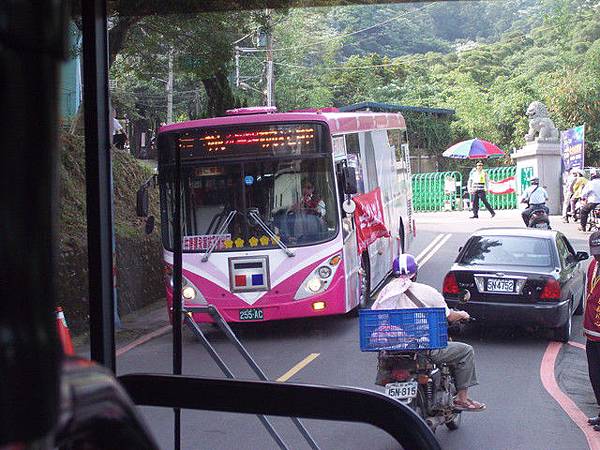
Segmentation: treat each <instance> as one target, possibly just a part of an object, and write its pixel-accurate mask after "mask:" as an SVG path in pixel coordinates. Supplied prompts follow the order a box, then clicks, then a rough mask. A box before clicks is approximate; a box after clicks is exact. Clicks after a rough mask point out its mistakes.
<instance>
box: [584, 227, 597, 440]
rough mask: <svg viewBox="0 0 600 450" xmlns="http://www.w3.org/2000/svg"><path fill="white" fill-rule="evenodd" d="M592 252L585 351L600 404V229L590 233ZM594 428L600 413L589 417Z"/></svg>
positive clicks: (586, 311) (585, 325) (595, 394)
mask: <svg viewBox="0 0 600 450" xmlns="http://www.w3.org/2000/svg"><path fill="white" fill-rule="evenodd" d="M589 243H590V253H591V255H592V257H593V259H592V262H591V263H590V265H589V266H588V272H587V289H586V292H587V296H586V300H585V312H584V316H583V332H584V334H585V337H586V343H585V353H586V355H587V362H588V374H589V376H590V383H591V384H592V389H593V390H594V396H595V397H596V403H597V404H598V405H600V271H599V270H598V266H599V265H600V231H595V232H594V233H592V234H591V235H590V241H589ZM588 423H589V424H590V425H593V426H594V430H596V431H600V413H599V414H598V416H596V417H591V418H589V419H588Z"/></svg>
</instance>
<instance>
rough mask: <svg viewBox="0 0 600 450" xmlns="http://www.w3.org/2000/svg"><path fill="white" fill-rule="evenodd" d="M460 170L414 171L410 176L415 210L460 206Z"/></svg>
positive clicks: (456, 207)
mask: <svg viewBox="0 0 600 450" xmlns="http://www.w3.org/2000/svg"><path fill="white" fill-rule="evenodd" d="M461 186H462V175H461V173H460V172H430V173H416V174H414V175H413V176H412V190H413V208H414V210H415V211H442V210H444V209H450V210H451V209H459V208H460V207H461Z"/></svg>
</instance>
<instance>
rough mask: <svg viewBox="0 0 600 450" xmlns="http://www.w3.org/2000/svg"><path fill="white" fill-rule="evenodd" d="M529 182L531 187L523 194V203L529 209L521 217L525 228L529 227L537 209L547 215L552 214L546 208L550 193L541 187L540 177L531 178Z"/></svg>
mask: <svg viewBox="0 0 600 450" xmlns="http://www.w3.org/2000/svg"><path fill="white" fill-rule="evenodd" d="M529 182H530V183H531V185H530V186H529V187H528V188H527V189H525V192H523V197H522V198H521V203H526V204H527V208H525V209H524V210H523V212H521V217H522V218H523V222H525V226H526V227H528V226H529V219H531V214H532V213H533V211H535V210H537V209H543V210H544V211H545V212H546V214H549V213H550V210H549V209H548V207H547V206H546V200H548V192H546V189H544V188H543V187H541V186H540V179H539V178H538V177H533V178H530V180H529Z"/></svg>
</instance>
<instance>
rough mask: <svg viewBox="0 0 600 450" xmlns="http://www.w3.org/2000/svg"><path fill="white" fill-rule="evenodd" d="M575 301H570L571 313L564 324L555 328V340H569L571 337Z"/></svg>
mask: <svg viewBox="0 0 600 450" xmlns="http://www.w3.org/2000/svg"><path fill="white" fill-rule="evenodd" d="M572 313H573V302H570V303H569V314H568V318H567V321H566V322H565V324H564V325H562V326H560V327H558V328H555V329H554V340H555V341H559V342H569V338H570V337H571V326H572V324H573V316H572Z"/></svg>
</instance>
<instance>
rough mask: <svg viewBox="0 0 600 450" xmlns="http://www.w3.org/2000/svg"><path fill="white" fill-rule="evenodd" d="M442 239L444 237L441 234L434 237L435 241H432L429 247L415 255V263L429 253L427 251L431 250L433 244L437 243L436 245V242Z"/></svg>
mask: <svg viewBox="0 0 600 450" xmlns="http://www.w3.org/2000/svg"><path fill="white" fill-rule="evenodd" d="M443 237H444V235H443V234H438V235H437V236H436V237H435V239H433V241H431V242H430V243H429V245H428V246H427V247H425V248H424V249H423V251H422V252H421V253H419V254H418V255H417V257H416V258H415V259H416V260H417V261H418V260H420V259H421V258H422V257H423V256H424V255H425V254H426V253H427V252H428V251H429V250H431V247H433V246H434V245H435V244H437V243H438V241H439V240H440V239H442V238H443Z"/></svg>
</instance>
